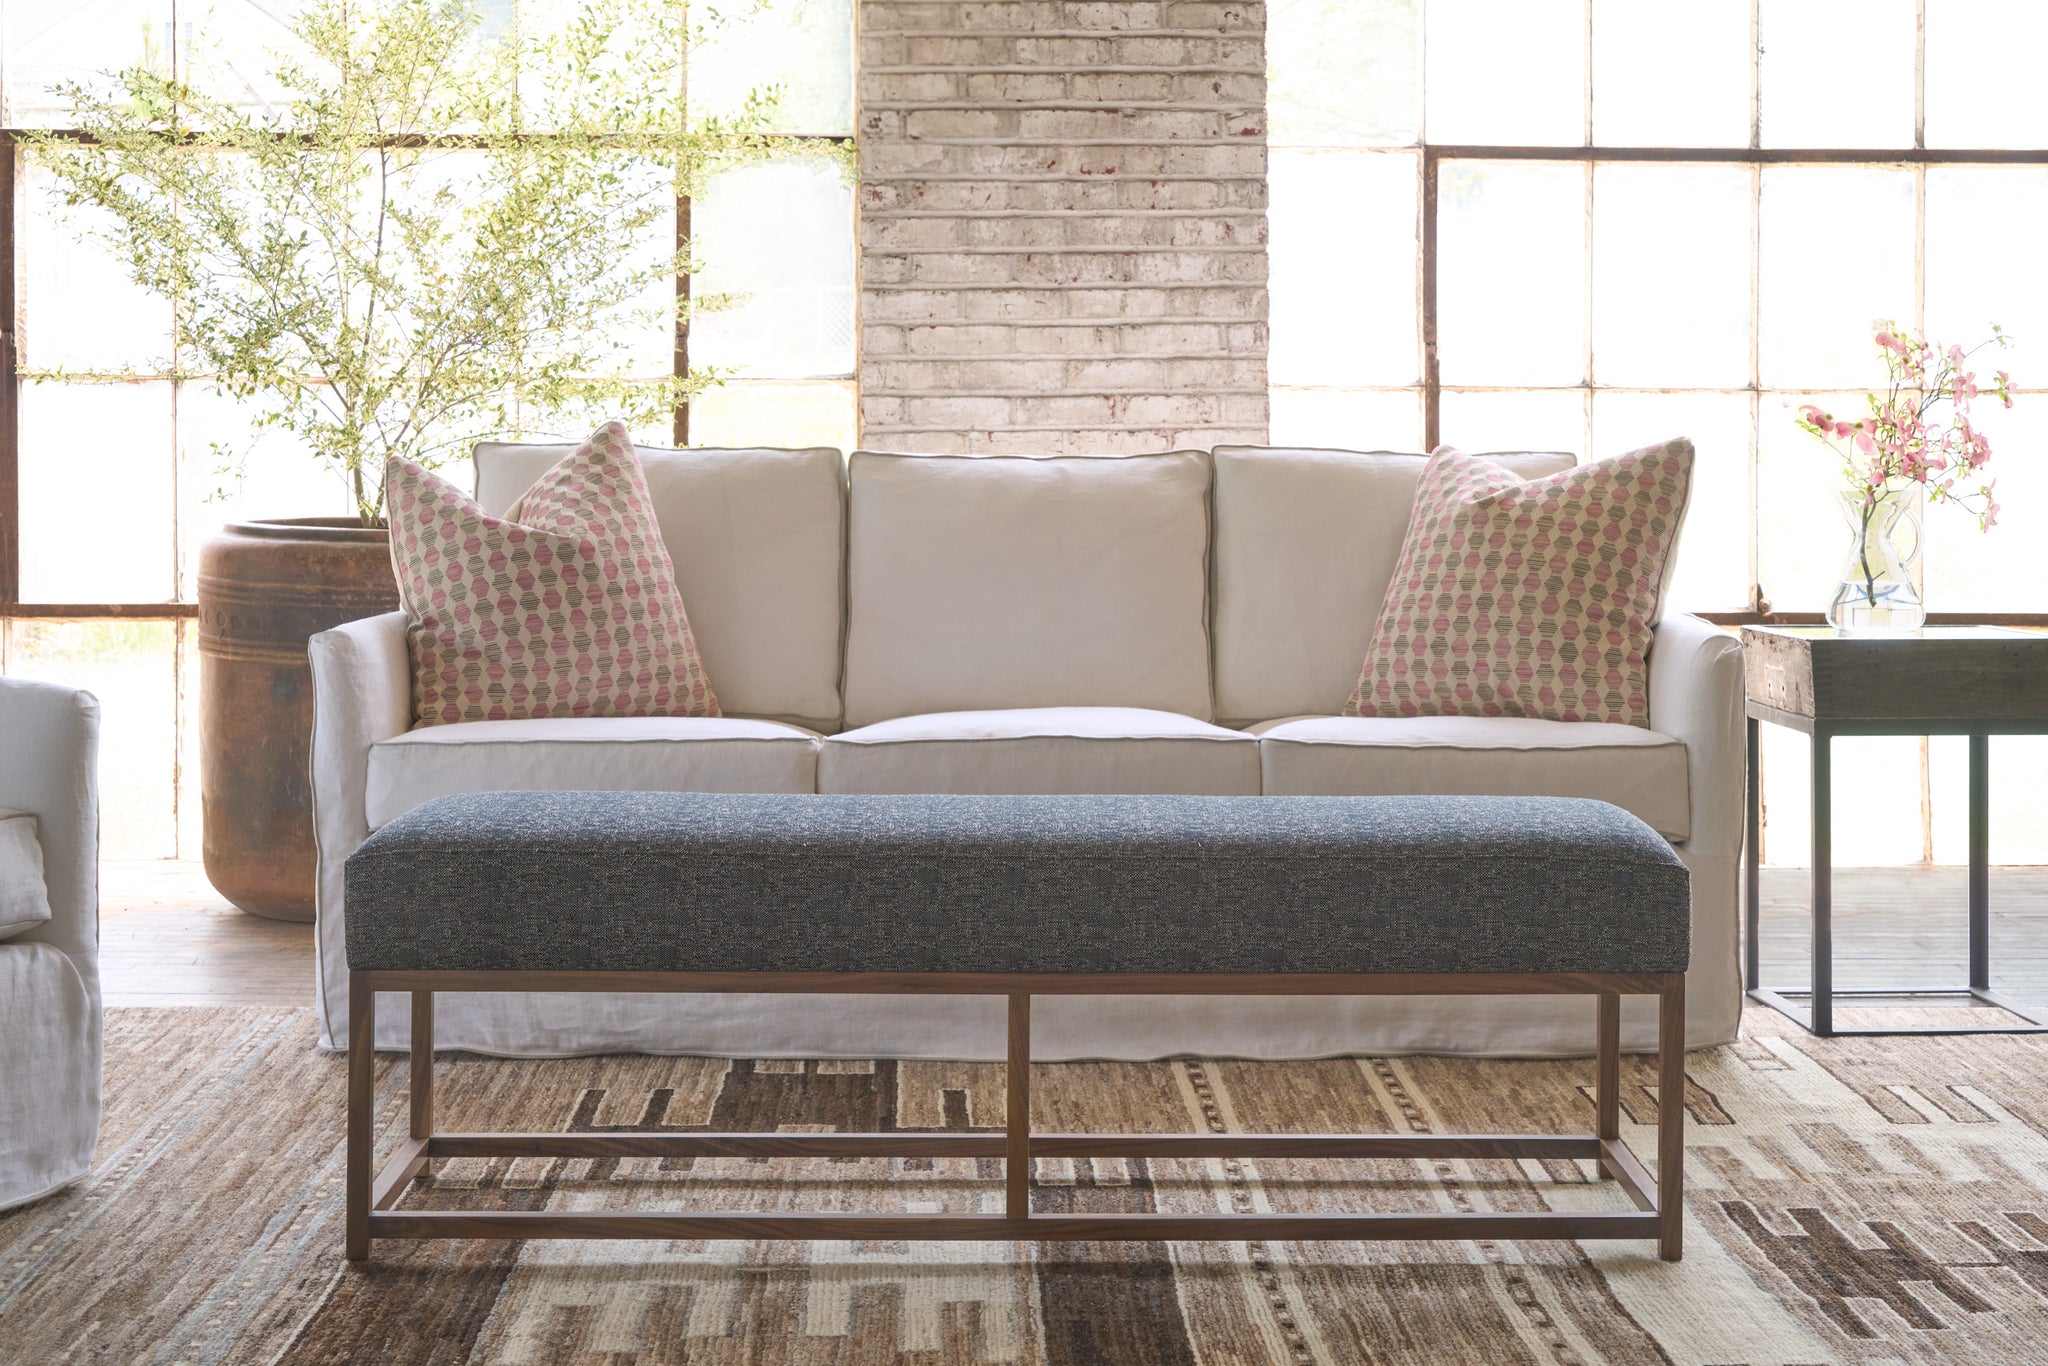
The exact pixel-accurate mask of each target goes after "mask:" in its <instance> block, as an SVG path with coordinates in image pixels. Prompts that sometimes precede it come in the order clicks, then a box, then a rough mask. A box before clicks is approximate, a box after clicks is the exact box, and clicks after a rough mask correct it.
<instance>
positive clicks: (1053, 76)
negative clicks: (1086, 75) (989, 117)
mask: <svg viewBox="0 0 2048 1366" xmlns="http://www.w3.org/2000/svg"><path fill="white" fill-rule="evenodd" d="M1067 82H1068V76H1067V73H1066V72H1064V71H1047V72H1028V73H1027V72H1019V71H990V72H979V73H976V74H974V75H971V76H968V77H967V78H966V79H965V81H964V82H963V85H964V89H963V91H962V95H961V97H962V98H964V99H970V100H990V101H993V102H996V103H1001V102H1003V101H1006V100H1063V99H1066V98H1068V87H1067ZM943 98H951V97H950V96H947V97H943ZM1079 98H1084V99H1092V98H1094V97H1093V96H1080V97H1079Z"/></svg>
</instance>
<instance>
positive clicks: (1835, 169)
mask: <svg viewBox="0 0 2048 1366" xmlns="http://www.w3.org/2000/svg"><path fill="white" fill-rule="evenodd" d="M1923 14H1924V24H1923V23H1922V22H1921V19H1922V16H1923ZM2044 43H2048V10H2044V9H2043V7H2042V6H2040V5H2039V4H2037V3H2033V0H1689V3H1687V4H1684V5H1646V4H1642V3H1639V0H1273V3H1272V4H1271V5H1270V6H1269V10H1268V52H1269V54H1270V63H1271V83H1270V97H1269V98H1270V120H1269V140H1270V146H1271V152H1270V157H1271V167H1272V170H1271V177H1272V186H1271V189H1272V208H1271V236H1272V248H1271V250H1272V336H1273V342H1272V359H1271V376H1272V385H1273V392H1272V405H1273V439H1274V441H1276V442H1281V443H1290V444H1304V445H1330V446H1350V447H1357V446H1359V445H1361V444H1364V445H1370V446H1384V447H1394V448H1403V449H1417V448H1423V449H1427V448H1429V447H1431V446H1433V445H1435V444H1436V443H1437V442H1438V441H1439V440H1441V441H1445V442H1450V443H1453V444H1456V445H1459V446H1461V447H1463V448H1465V449H1467V450H1486V449H1502V448H1522V449H1527V448H1530V447H1544V448H1551V449H1559V450H1569V451H1573V452H1577V453H1580V454H1582V455H1584V454H1588V453H1591V454H1602V453H1613V452H1619V451H1624V450H1628V449H1631V448H1632V447H1634V446H1638V445H1642V444H1644V443H1646V442H1649V441H1654V440H1659V439H1662V438H1665V437H1668V436H1673V435H1678V434H1685V435H1689V436H1691V437H1692V438H1693V440H1694V442H1695V443H1696V445H1697V446H1698V449H1699V467H1698V471H1697V474H1696V484H1695V492H1694V496H1693V505H1692V511H1691V514H1690V516H1689V518H1688V522H1687V530H1686V535H1685V538H1684V542H1683V545H1682V548H1681V553H1680V561H1679V568H1678V576H1677V581H1676V583H1675V585H1674V588H1673V602H1674V605H1675V606H1676V607H1677V608H1679V609H1681V610H1693V611H1722V612H1729V611H1733V612H1740V611H1744V610H1758V609H1765V608H1768V609H1774V610H1777V611H1791V612H1818V611H1820V610H1821V609H1822V608H1823V607H1824V606H1825V605H1826V601H1827V598H1828V596H1829V594H1830V592H1831V589H1832V586H1833V576H1834V572H1835V570H1836V568H1837V566H1838V565H1839V563H1840V559H1841V555H1842V551H1843V545H1844V538H1845V534H1846V533H1844V532H1843V531H1841V530H1840V529H1838V528H1837V527H1836V526H1835V525H1834V524H1833V518H1834V515H1835V514H1834V509H1833V505H1832V502H1831V490H1832V487H1833V484H1834V481H1835V477H1836V471H1835V469H1834V467H1833V464H1832V459H1831V457H1829V456H1828V455H1827V454H1826V452H1825V451H1823V450H1822V449H1820V448H1819V447H1818V445H1817V444H1814V443H1811V442H1810V441H1809V439H1808V438H1807V437H1805V436H1804V435H1803V434H1802V433H1800V432H1799V431H1798V430H1797V429H1796V428H1795V427H1794V426H1793V425H1792V413H1793V410H1794V409H1795V408H1796V407H1797V406H1798V405H1799V404H1801V403H1804V402H1807V401H1809V400H1814V401H1819V402H1821V403H1822V405H1823V406H1829V405H1831V404H1840V403H1842V402H1843V401H1844V395H1845V392H1846V391H1851V390H1857V389H1860V388H1862V387H1864V386H1867V385H1871V384H1874V383H1875V382H1877V380H1878V379H1880V378H1881V377H1882V374H1883V370H1882V367H1881V366H1880V365H1879V364H1878V362H1877V361H1876V359H1875V356H1874V354H1873V352H1872V348H1871V345H1870V325H1871V323H1872V322H1873V321H1874V320H1875V319H1877V318H1880V317H1889V318H1896V319H1898V320H1900V321H1902V322H1908V323H1911V324H1913V325H1915V326H1920V327H1924V328H1926V329H1927V330H1928V331H1929V332H1930V333H1932V334H1933V335H1935V336H1937V337H1939V338H1941V339H1943V340H1944V341H1959V342H1963V343H1964V344H1966V345H1968V344H1971V343H1974V342H1975V341H1978V340H1981V339H1982V338H1984V337H1986V336H1988V335H1989V333H1990V327H1991V324H1992V323H1993V322H1997V323H2000V324H2002V325H2003V326H2004V327H2005V329H2006V330H2007V331H2008V332H2010V333H2011V334H2013V336H2015V337H2016V338H2018V340H2019V345H2017V346H2016V347H2014V348H2013V349H2012V350H2011V351H2009V352H2007V353H2006V355H2005V358H2004V359H2001V360H2000V361H1998V362H1997V364H1998V365H2000V366H2003V367H2004V368H2006V369H2009V370H2010V371H2011V372H2012V373H2013V375H2014V376H2015V377H2016V378H2017V380H2018V382H2019V384H2020V385H2021V386H2022V393H2021V395H2020V398H2019V401H2018V403H2017V405H2016V406H2015V408H2014V409H2013V410H2012V411H2010V412H2004V411H1998V412H1993V411H1992V410H1991V408H1990V407H1986V408H1982V409H1980V410H1979V412H1980V415H1981V416H1983V417H1984V419H1985V423H1984V425H1985V427H1986V429H1987V430H1988V431H1989V432H1990V434H1991V436H1992V439H1993V442H1994V447H1995V449H1996V451H1997V459H1996V461H1995V463H1994V465H1993V470H1994V471H1995V472H1996V473H1997V474H1998V476H1999V484H2000V489H2001V492H2002V497H2001V501H2002V502H2003V503H2004V504H2005V505H2006V508H2007V512H2006V514H2005V516H2004V518H2003V520H2002V522H2001V525H2000V526H1999V527H1998V528H1997V529H1996V530H1994V531H1992V532H1990V533H1989V534H1980V533H1979V532H1978V531H1976V530H1975V528H1974V526H1973V525H1971V524H1970V523H1969V522H1968V520H1967V519H1964V518H1961V517H1956V516H1949V515H1945V514H1944V513H1942V512H1941V511H1939V510H1937V511H1931V512H1930V514H1929V518H1928V537H1929V548H1928V551H1927V554H1926V557H1925V561H1924V568H1925V574H1926V584H1925V588H1926V600H1927V602H1928V604H1929V606H1930V608H1931V609H1932V610H1934V611H1937V612H1941V611H1949V612H2037V613H2038V612H2041V611H2042V610H2043V609H2044V607H2048V597H2044V594H2048V580H2044V578H2043V577H2042V575H2041V572H2040V570H2039V568H2038V564H2037V561H2036V558H2035V555H2034V553H2033V546H2034V545H2036V544H2038V543H2039V542H2040V541H2041V540H2042V539H2043V538H2044V537H2048V463H2044V462H2043V461H2042V460H2040V459H2039V458H2037V455H2038V452H2039V451H2041V450H2042V449H2043V447H2044V445H2048V440H2044V438H2048V261H2044V260H2043V258H2042V256H2041V253H2040V252H2039V251H2038V249H2037V248H2036V247H2035V246H2033V245H2030V244H2031V243H2032V240H2033V239H2034V238H2036V237H2037V236H2038V225H2039V224H2040V222H2041V221H2042V216H2043V210H2044V209H2048V103H2044V102H2043V101H2042V100H2041V98H2040V94H2039V90H2038V80H2037V77H2036V76H2035V74H2034V73H2033V72H2032V71H2031V69H2030V67H2029V62H2030V61H2031V60H2032V56H2031V55H2038V54H2039V52H2040V51H2042V49H2043V46H2044ZM2030 54H2031V55H2030ZM1776 738H1777V741H1778V742H1779V743H1789V744H1791V745H1793V746H1794V747H1795V748H1796V746H1797V745H1798V744H1799V743H1800V742H1799V741H1798V740H1796V739H1794V738H1793V737H1790V736H1780V737H1776ZM1915 748H1920V754H1919V755H1918V756H1916V755H1915V754H1914V753H1913V752H1912V751H1913V750H1914V749H1915ZM1951 748H1953V751H1954V752H1953V753H1952V754H1951V753H1950V752H1949V751H1950V749H1951ZM1786 757H1787V759H1788V760H1792V759H1794V758H1795V756H1792V755H1788V756H1786ZM1769 758H1770V755H1769V753H1768V752H1767V754H1766V771H1767V773H1770V774H1772V775H1773V777H1774V779H1775V778H1777V777H1780V776H1782V777H1783V778H1784V779H1785V780H1786V781H1785V782H1783V783H1781V782H1777V781H1773V782H1771V783H1770V784H1769V785H1768V786H1767V789H1766V798H1767V801H1768V802H1769V803H1770V806H1771V809H1772V810H1773V811H1774V812H1778V813H1781V817H1782V818H1781V819H1779V820H1777V821H1774V822H1773V824H1774V827H1775V828H1774V832H1773V833H1775V834H1776V836H1777V844H1778V848H1779V849H1780V850H1781V851H1782V852H1783V853H1784V855H1785V857H1786V858H1788V859H1791V860H1792V861H1798V860H1799V859H1801V858H1803V849H1804V841H1805V835H1804V831H1803V821H1804V797H1803V795H1801V794H1800V793H1798V792H1794V791H1792V790H1791V789H1790V787H1789V785H1788V784H1789V781H1790V779H1791V777H1792V773H1793V770H1795V769H1796V770H1798V772H1799V773H1800V775H1801V777H1800V781H1803V773H1804V758H1803V755H1801V756H1796V762H1781V763H1778V764H1776V765H1771V764H1769V762H1768V761H1769ZM2044 761H2048V749H2043V748H2040V747H2039V742H2036V741H2021V740H2013V741H2002V742H2001V743H2000V746H1999V747H1998V754H1997V755H1995V756H1994V764H1993V771H1994V774H1996V775H1998V776H1997V777H1995V778H1994V781H1995V782H1997V783H1999V784H2000V785H2001V786H2003V785H2006V784H2013V785H2015V786H2013V788H2012V790H2010V791H2006V792H2001V793H2000V794H1999V798H1998V800H1999V806H1998V809H1999V810H2000V811H2003V812H2008V813H2012V817H2011V820H2010V822H2008V821H2007V820H2006V819H2005V818H2002V819H2001V829H2000V830H1999V831H1998V832H1997V833H1996V834H1995V836H1994V850H1993V852H1994V855H1995V856H1998V857H2000V858H2003V859H2005V860H2006V861H2014V862H2022V861H2044V860H2048V826H2044V825H2043V824H2042V823H2041V822H2040V821H2039V820H2038V819H2036V820H2035V821H2034V823H2033V825H2032V826H2031V827H2028V828H2024V829H2022V828H2021V827H2020V826H2019V824H2018V822H2019V821H2020V820H2021V819H2022V817H2021V816H2020V813H2022V812H2024V811H2035V812H2038V811H2040V810H2043V809H2044V808H2048V802H2044V801H2043V800H2042V798H2048V790H2044V791H2042V792H2040V793H2032V792H2025V793H2023V792H2022V791H2021V790H2020V788H2021V787H2022V786H2030V785H2032V784H2034V783H2037V782H2039V780H2037V779H2034V778H2032V777H2031V774H2032V773H2038V772H2041V771H2043V770H2048V762H2044ZM1836 763H1837V769H1838V782H1839V784H1840V787H1839V790H1840V791H1841V792H1843V793H1845V794H1846V793H1851V792H1861V793H1865V794H1882V797H1881V799H1880V800H1881V801H1882V802H1883V803H1884V804H1885V806H1886V808H1887V809H1888V810H1897V809H1899V808H1900V807H1901V806H1903V807H1904V809H1906V810H1908V811H1916V810H1917V811H1921V812H1922V813H1923V815H1922V818H1921V821H1920V825H1921V829H1922V831H1923V835H1924V839H1923V840H1922V842H1921V847H1916V848H1912V849H1907V850H1902V849H1900V848H1898V847H1897V845H1898V842H1897V839H1896V834H1895V832H1896V830H1897V822H1896V821H1895V820H1893V819H1890V818H1889V817H1888V818H1887V819H1886V820H1884V821H1881V822H1878V821H1872V822H1858V821H1850V820H1846V819H1838V821H1837V826H1836V828H1837V848H1838V850H1839V851H1840V854H1839V857H1840V858H1841V860H1842V861H1843V862H1845V863H1846V862H1852V861H1858V860H1860V861H1863V862H1867V863H1894V862H1899V861H1902V860H1904V861H1913V860H1917V859H1919V858H1921V857H1922V855H1923V853H1929V852H1931V853H1932V854H1933V856H1934V857H1936V858H1938V859H1939V860H1941V861H1944V862H1950V861H1960V859H1961V856H1962V850H1963V845H1962V831H1961V828H1960V826H1961V816H1960V812H1961V811H1962V810H1963V803H1962V799H1961V797H1962V787H1961V782H1962V779H1961V776H1960V775H1961V773H1962V769H1963V758H1962V742H1961V741H1960V740H1957V741H1953V742H1951V741H1948V740H1937V741H1934V742H1931V745H1930V746H1927V747H1924V748H1922V747H1921V742H1919V741H1912V740H1901V741H1863V742H1859V743H1857V744H1855V745H1851V746H1846V747H1845V748H1844V749H1843V751H1842V752H1841V754H1840V757H1838V759H1837V760H1836ZM1905 774H1910V775H1913V776H1912V778H1911V780H1910V781H1908V780H1906V779H1903V778H1902V777H1901V775H1905ZM1865 800H1870V798H1869V797H1866V798H1865ZM1936 807H1939V808H1940V809H1941V810H1942V811H1943V812H1944V813H1950V812H1952V813H1957V814H1956V815H1955V818H1954V819H1953V820H1950V819H1949V816H1948V815H1947V814H1944V815H1943V816H1942V817H1941V818H1940V819H1936V818H1935V817H1934V815H1933V814H1932V813H1933V811H1934V809H1935V808H1936ZM1795 825H1797V826H1798V827H1800V828H1796V829H1795V828H1794V827H1795ZM1951 826H1954V827H1955V828H1953V829H1952V828H1951ZM1859 827H1860V829H1861V833H1859ZM1859 840H1861V841H1862V844H1861V845H1860V846H1859V844H1858V841H1859Z"/></svg>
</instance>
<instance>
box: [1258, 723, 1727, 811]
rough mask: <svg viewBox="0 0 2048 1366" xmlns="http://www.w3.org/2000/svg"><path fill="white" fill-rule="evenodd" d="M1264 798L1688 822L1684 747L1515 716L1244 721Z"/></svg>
mask: <svg viewBox="0 0 2048 1366" xmlns="http://www.w3.org/2000/svg"><path fill="white" fill-rule="evenodd" d="M1251 731H1252V733H1253V734H1254V735H1257V736H1258V737H1259V762H1260V771H1261V775H1262V776H1261V790H1262V791H1264V792H1265V793H1266V794H1267V795H1268V796H1290V797H1377V796H1399V795H1404V794H1405V795H1422V794H1432V793H1435V794H1445V793H1460V792H1475V791H1478V790H1479V789H1481V788H1484V789H1485V790H1486V791H1487V792H1489V793H1492V794H1494V795H1497V796H1510V797H1593V798H1596V799H1598V800H1600V801H1605V802H1612V803H1613V804H1614V805H1616V806H1618V807H1620V808H1621V809H1622V810H1624V811H1626V812H1628V813H1629V814H1630V815H1633V816H1635V817H1637V818H1638V819H1640V820H1642V821H1643V822H1644V823H1645V824H1647V825H1648V826H1650V828H1651V829H1653V830H1655V831H1656V832H1657V833H1658V834H1660V835H1662V836H1664V838H1666V839H1668V840H1683V839H1684V838H1685V837H1686V833H1687V831H1688V829H1689V827H1690V825H1691V821H1690V806H1691V803H1690V794H1689V792H1688V791H1687V788H1686V764H1685V746H1684V744H1682V743H1681V742H1679V741H1677V740H1675V739H1673V738H1672V737H1670V736H1669V735H1660V734H1658V733H1657V732H1656V731H1653V730H1644V729H1643V728H1642V727H1641V726H1624V725H1614V724H1609V723H1605V722H1565V721H1541V720H1536V719H1534V718H1532V717H1524V716H1392V717H1377V716H1311V717H1302V718H1297V719H1293V720H1283V721H1271V722H1267V723H1265V724H1262V725H1257V726H1253V727H1252V728H1251Z"/></svg>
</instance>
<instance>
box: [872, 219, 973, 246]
mask: <svg viewBox="0 0 2048 1366" xmlns="http://www.w3.org/2000/svg"><path fill="white" fill-rule="evenodd" d="M998 221H1000V220H998ZM966 236H967V222H966V220H965V219H960V218H884V217H873V218H863V219H862V220H861V224H860V244H861V246H862V247H863V248H865V249H867V250H870V251H894V252H901V251H943V250H946V249H947V248H949V247H960V246H965V245H967V242H966Z"/></svg>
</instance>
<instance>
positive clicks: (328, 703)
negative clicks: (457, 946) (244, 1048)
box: [307, 612, 412, 1041]
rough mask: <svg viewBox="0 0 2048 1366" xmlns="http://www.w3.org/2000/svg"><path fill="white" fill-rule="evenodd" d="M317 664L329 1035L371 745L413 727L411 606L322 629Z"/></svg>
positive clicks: (344, 963) (322, 1009)
mask: <svg viewBox="0 0 2048 1366" xmlns="http://www.w3.org/2000/svg"><path fill="white" fill-rule="evenodd" d="M307 654H308V655H309V656H310V658H311V660H312V664H313V759H312V773H311V775H310V776H311V778H312V786H313V843H314V848H315V852H316V856H317V863H316V874H315V878H314V890H313V903H314V918H315V920H316V921H317V922H318V924H317V928H316V931H315V948H316V952H317V954H318V957H319V963H318V965H317V968H318V971H317V972H316V974H315V978H316V982H317V983H318V986H317V990H316V997H317V1000H316V1004H317V1006H318V1008H319V1014H320V1024H321V1033H322V1036H323V1041H324V1040H328V1039H333V1040H338V1039H340V1038H342V1037H345V1030H346V1024H347V1012H348V995H347V990H346V986H347V981H348V960H347V956H346V949H345V947H344V944H343V937H342V904H341V891H342V866H343V864H345V863H346V862H347V861H348V856H349V855H350V854H352V853H354V852H355V849H356V846H357V845H359V844H361V843H362V842H363V841H364V840H366V839H368V838H369V837H370V827H369V818H368V816H367V814H366V812H365V808H364V793H365V790H366V789H367V787H368V784H369V774H370V747H371V746H372V745H374V744H376V743H377V742H378V741H379V740H388V739H390V738H391V737H392V736H394V735H403V734H404V733H405V732H406V731H407V730H409V729H411V727H412V660H411V656H410V654H409V653H408V652H407V648H406V638H405V613H403V612H387V613H385V614H384V615H383V616H378V617H365V618H364V619H363V620H361V621H352V622H349V623H348V624H347V625H345V626H337V627H335V628H334V629H333V630H332V631H322V632H321V633H320V634H319V635H316V636H314V637H313V639H312V640H311V641H310V642H309V643H308V645H307Z"/></svg>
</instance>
